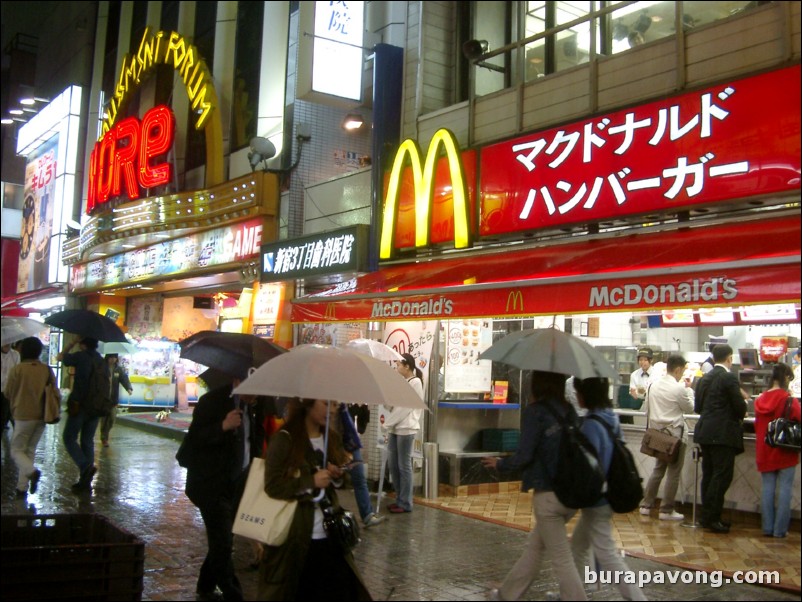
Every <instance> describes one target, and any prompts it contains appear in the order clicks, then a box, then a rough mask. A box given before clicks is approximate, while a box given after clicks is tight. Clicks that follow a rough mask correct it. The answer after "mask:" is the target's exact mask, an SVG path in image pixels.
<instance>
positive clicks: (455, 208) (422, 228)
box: [379, 129, 476, 259]
mask: <svg viewBox="0 0 802 602" xmlns="http://www.w3.org/2000/svg"><path fill="white" fill-rule="evenodd" d="M441 150H442V151H445V156H446V159H447V163H446V166H447V169H448V177H449V179H450V189H448V188H447V187H445V186H443V187H441V188H440V189H439V190H438V193H437V194H435V184H436V180H438V162H439V159H440V154H441ZM407 162H408V163H409V167H410V168H411V171H412V184H411V187H412V189H413V192H414V195H413V203H412V210H413V214H414V245H410V246H415V247H425V246H428V245H429V244H432V243H433V242H440V240H442V238H443V237H442V234H443V233H442V232H439V234H440V239H437V237H436V236H433V235H432V220H433V214H434V208H433V205H434V204H435V203H436V202H440V201H441V200H447V201H450V202H451V211H452V218H453V220H449V230H450V229H451V223H450V222H451V221H453V240H454V247H455V248H457V249H464V248H467V247H469V246H470V245H471V243H472V239H473V230H474V226H473V224H474V221H475V220H474V216H473V214H474V211H473V208H474V207H475V203H474V202H473V201H474V195H473V194H471V193H472V191H473V190H474V188H475V184H474V179H473V175H474V174H475V171H476V155H475V152H473V151H468V152H466V153H462V152H461V151H460V148H459V144H458V142H457V139H456V137H455V136H454V134H453V133H452V132H451V131H450V130H447V129H440V130H437V132H435V134H434V136H433V137H432V140H431V142H430V143H429V149H428V151H427V152H426V160H425V161H424V162H423V163H422V162H421V149H420V146H419V145H418V143H417V142H416V141H414V140H411V139H407V140H404V141H403V142H402V143H401V146H400V147H399V148H398V152H397V153H396V155H395V160H394V161H393V166H392V169H391V171H390V177H389V182H388V185H387V193H386V196H385V201H384V214H383V217H382V231H381V240H380V246H379V258H380V259H390V258H392V257H393V255H394V254H395V250H396V248H397V247H399V246H401V245H399V244H398V240H397V238H398V233H399V232H398V231H399V229H401V228H402V227H403V225H400V224H399V222H400V221H401V220H399V211H400V209H401V206H402V204H403V203H402V202H401V200H400V199H401V196H402V188H404V186H403V183H404V181H403V178H404V173H405V171H406V170H405V169H404V168H405V167H406V165H407ZM466 163H469V169H466ZM466 171H469V172H470V175H471V176H472V179H471V180H470V184H469V180H468V179H467V178H466ZM449 235H450V234H449Z"/></svg>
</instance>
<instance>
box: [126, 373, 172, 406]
mask: <svg viewBox="0 0 802 602" xmlns="http://www.w3.org/2000/svg"><path fill="white" fill-rule="evenodd" d="M128 379H129V380H130V381H131V386H132V387H133V389H134V392H133V394H132V395H128V391H125V390H124V389H122V388H120V406H131V407H156V408H172V407H173V406H175V392H176V391H175V383H173V382H172V379H171V378H170V377H168V376H144V375H141V374H135V375H133V376H129V377H128Z"/></svg>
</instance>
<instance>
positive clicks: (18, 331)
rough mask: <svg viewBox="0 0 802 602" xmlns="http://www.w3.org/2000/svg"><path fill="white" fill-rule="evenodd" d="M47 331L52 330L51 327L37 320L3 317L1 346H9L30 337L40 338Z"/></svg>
mask: <svg viewBox="0 0 802 602" xmlns="http://www.w3.org/2000/svg"><path fill="white" fill-rule="evenodd" d="M45 330H50V327H49V326H48V325H47V324H44V323H42V322H39V321H37V320H32V319H31V318H13V317H5V316H3V317H2V343H1V344H3V345H8V344H10V343H16V342H17V341H21V340H22V339H27V338H28V337H38V336H39V335H40V334H42V332H43V331H45Z"/></svg>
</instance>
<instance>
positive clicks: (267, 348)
mask: <svg viewBox="0 0 802 602" xmlns="http://www.w3.org/2000/svg"><path fill="white" fill-rule="evenodd" d="M178 344H179V345H180V346H181V357H182V358H184V359H188V360H192V361H193V362H197V363H198V364H203V365H204V366H209V367H210V368H214V369H215V371H216V372H223V373H225V374H228V375H230V376H233V377H237V378H239V379H245V378H247V377H248V369H249V368H258V367H259V366H261V365H262V364H264V363H265V362H266V361H267V360H269V359H272V358H274V357H276V356H277V355H280V354H282V353H284V352H286V351H287V350H286V349H284V347H281V346H279V345H276V344H275V343H271V342H270V341H268V340H266V339H263V338H260V337H257V336H256V335H252V334H240V333H235V332H216V331H213V330H202V331H200V332H196V333H195V334H193V335H192V336H191V337H187V338H186V339H184V340H183V341H179V342H178Z"/></svg>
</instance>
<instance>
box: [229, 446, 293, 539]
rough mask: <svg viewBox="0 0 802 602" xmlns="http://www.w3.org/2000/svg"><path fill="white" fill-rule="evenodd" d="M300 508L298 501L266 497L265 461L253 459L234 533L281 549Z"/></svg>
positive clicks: (235, 521) (238, 510)
mask: <svg viewBox="0 0 802 602" xmlns="http://www.w3.org/2000/svg"><path fill="white" fill-rule="evenodd" d="M297 507H298V500H277V499H275V498H272V497H270V496H269V495H267V494H266V493H265V461H264V460H263V459H262V458H254V459H253V461H252V462H251V468H250V471H249V472H248V481H247V482H246V483H245V491H244V492H243V494H242V499H241V500H240V503H239V508H238V509H237V516H236V517H235V518H234V528H233V529H232V531H233V532H234V534H235V535H241V536H242V537H247V538H248V539H253V540H256V541H259V542H261V543H265V544H267V545H269V546H280V545H281V544H283V543H284V542H285V541H287V534H288V533H289V532H290V525H292V518H293V516H295V508H297Z"/></svg>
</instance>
